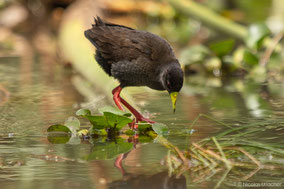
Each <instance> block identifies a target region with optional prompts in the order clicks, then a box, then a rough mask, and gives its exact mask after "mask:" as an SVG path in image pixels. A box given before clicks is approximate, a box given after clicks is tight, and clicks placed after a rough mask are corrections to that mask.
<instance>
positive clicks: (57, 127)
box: [47, 124, 72, 134]
mask: <svg viewBox="0 0 284 189" xmlns="http://www.w3.org/2000/svg"><path fill="white" fill-rule="evenodd" d="M47 132H63V133H68V134H71V133H72V131H71V130H70V129H69V128H68V127H67V126H65V125H61V124H56V125H51V126H49V127H48V129H47Z"/></svg>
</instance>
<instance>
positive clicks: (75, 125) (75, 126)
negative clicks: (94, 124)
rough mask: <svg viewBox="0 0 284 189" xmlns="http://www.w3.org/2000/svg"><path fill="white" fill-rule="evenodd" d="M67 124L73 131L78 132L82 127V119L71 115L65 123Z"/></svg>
mask: <svg viewBox="0 0 284 189" xmlns="http://www.w3.org/2000/svg"><path fill="white" fill-rule="evenodd" d="M64 125H65V126H67V127H68V128H69V129H70V130H71V131H72V133H76V132H77V131H78V130H79V129H80V121H79V120H78V119H77V118H76V117H73V116H72V117H69V118H68V119H67V120H66V121H65V123H64Z"/></svg>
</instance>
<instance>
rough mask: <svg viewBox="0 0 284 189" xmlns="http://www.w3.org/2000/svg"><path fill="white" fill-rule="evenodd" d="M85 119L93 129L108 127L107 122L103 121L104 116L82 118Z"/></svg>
mask: <svg viewBox="0 0 284 189" xmlns="http://www.w3.org/2000/svg"><path fill="white" fill-rule="evenodd" d="M84 117H85V118H87V119H88V120H89V121H90V123H91V124H92V125H93V129H97V130H99V129H104V128H106V127H107V126H108V122H107V120H106V119H105V116H91V115H90V116H84Z"/></svg>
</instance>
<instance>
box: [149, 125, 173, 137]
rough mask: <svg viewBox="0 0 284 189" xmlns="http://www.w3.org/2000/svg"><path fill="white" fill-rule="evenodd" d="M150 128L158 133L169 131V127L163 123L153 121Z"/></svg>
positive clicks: (163, 133) (162, 133)
mask: <svg viewBox="0 0 284 189" xmlns="http://www.w3.org/2000/svg"><path fill="white" fill-rule="evenodd" d="M152 128H153V130H154V131H155V132H156V133H157V134H158V135H165V134H168V132H169V128H168V127H167V126H166V125H165V124H163V123H154V124H153V125H152Z"/></svg>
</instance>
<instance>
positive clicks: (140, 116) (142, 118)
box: [120, 98, 155, 123]
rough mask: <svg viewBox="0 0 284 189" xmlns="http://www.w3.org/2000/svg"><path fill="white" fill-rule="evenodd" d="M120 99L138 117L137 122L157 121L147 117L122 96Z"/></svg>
mask: <svg viewBox="0 0 284 189" xmlns="http://www.w3.org/2000/svg"><path fill="white" fill-rule="evenodd" d="M120 101H121V103H122V104H123V105H124V106H125V107H126V108H127V109H128V110H129V111H130V112H131V113H132V114H133V115H134V116H135V117H136V123H137V122H138V121H146V122H148V123H155V121H152V120H150V119H147V118H145V117H144V116H143V115H142V114H140V113H139V112H138V111H137V110H136V109H135V108H133V107H132V106H131V105H130V104H128V102H126V101H125V100H124V99H123V98H120Z"/></svg>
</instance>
